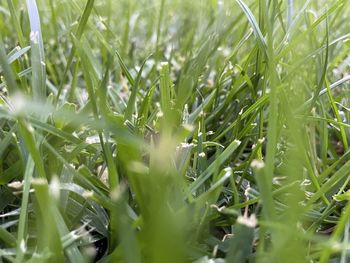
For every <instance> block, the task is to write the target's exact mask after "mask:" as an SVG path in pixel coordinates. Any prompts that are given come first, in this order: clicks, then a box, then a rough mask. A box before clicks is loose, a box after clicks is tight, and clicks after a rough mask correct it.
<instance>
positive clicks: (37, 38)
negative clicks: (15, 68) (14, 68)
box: [26, 0, 46, 101]
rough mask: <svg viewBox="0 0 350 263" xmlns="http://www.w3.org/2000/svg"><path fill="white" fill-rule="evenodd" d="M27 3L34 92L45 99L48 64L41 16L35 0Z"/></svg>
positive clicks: (36, 97) (40, 98)
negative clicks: (46, 63)
mask: <svg viewBox="0 0 350 263" xmlns="http://www.w3.org/2000/svg"><path fill="white" fill-rule="evenodd" d="M26 3H27V8H28V15H29V22H30V30H31V32H30V45H31V64H32V92H33V96H34V99H36V100H39V101H43V100H44V99H45V98H46V65H45V52H44V43H43V38H42V32H41V25H40V16H39V11H38V7H37V5H36V1H35V0H27V1H26Z"/></svg>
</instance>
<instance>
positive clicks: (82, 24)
mask: <svg viewBox="0 0 350 263" xmlns="http://www.w3.org/2000/svg"><path fill="white" fill-rule="evenodd" d="M93 6H94V0H88V1H87V3H86V5H85V8H84V11H83V14H82V16H81V18H80V20H79V24H78V29H77V31H76V32H75V37H76V39H77V40H80V39H81V37H82V35H83V33H84V30H85V27H86V24H87V21H88V19H89V17H90V14H91V11H92V9H93ZM75 52H76V46H75V45H73V47H72V49H71V52H70V54H69V57H68V60H67V65H66V67H65V69H64V72H63V75H62V78H61V83H60V86H59V88H58V91H57V95H56V98H55V102H56V103H57V102H58V100H59V98H60V95H61V93H62V89H63V86H64V81H65V79H66V77H67V74H68V70H69V68H70V66H71V65H72V62H73V58H74V56H75Z"/></svg>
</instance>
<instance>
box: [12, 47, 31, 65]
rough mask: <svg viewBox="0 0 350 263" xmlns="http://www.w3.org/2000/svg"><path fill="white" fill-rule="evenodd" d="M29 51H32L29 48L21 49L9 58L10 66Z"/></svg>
mask: <svg viewBox="0 0 350 263" xmlns="http://www.w3.org/2000/svg"><path fill="white" fill-rule="evenodd" d="M29 49H30V47H29V46H28V47H24V48H21V49H19V50H18V51H17V52H15V53H14V54H12V55H11V56H9V57H8V63H9V64H11V63H13V62H14V61H15V60H16V59H18V58H19V57H21V56H22V55H23V54H25V53H26V52H27V51H28V50H29Z"/></svg>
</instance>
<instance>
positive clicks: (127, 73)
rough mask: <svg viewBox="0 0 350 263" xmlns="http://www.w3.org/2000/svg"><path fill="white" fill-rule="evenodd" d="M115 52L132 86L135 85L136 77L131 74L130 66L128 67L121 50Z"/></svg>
mask: <svg viewBox="0 0 350 263" xmlns="http://www.w3.org/2000/svg"><path fill="white" fill-rule="evenodd" d="M115 53H116V54H117V57H118V60H119V65H120V67H121V69H122V72H123V74H124V75H125V76H126V78H127V80H128V81H129V83H130V85H131V86H134V85H135V80H134V78H133V77H132V76H131V74H130V72H129V70H128V68H127V67H126V65H125V63H124V61H123V59H122V57H121V56H120V54H119V52H118V51H117V50H116V51H115Z"/></svg>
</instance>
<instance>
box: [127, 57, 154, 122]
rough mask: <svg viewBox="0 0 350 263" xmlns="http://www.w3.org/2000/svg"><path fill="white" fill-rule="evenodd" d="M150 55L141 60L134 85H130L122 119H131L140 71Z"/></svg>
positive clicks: (140, 75)
mask: <svg viewBox="0 0 350 263" xmlns="http://www.w3.org/2000/svg"><path fill="white" fill-rule="evenodd" d="M150 56H151V55H149V56H148V57H147V58H145V60H144V61H143V62H142V65H141V68H140V70H139V72H138V73H137V77H136V80H135V83H134V85H133V86H132V90H131V94H130V97H129V101H128V104H127V106H126V110H125V113H124V120H125V121H126V120H128V121H132V114H133V113H134V111H135V103H136V96H137V92H138V89H139V85H140V82H141V77H142V71H143V68H144V66H145V64H146V62H147V60H148V59H149V58H150Z"/></svg>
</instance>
